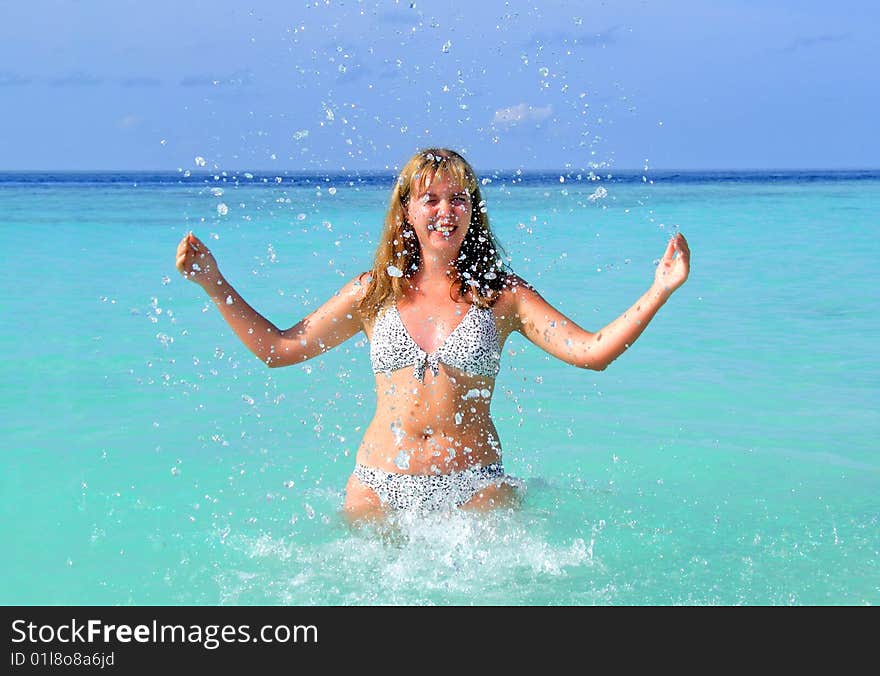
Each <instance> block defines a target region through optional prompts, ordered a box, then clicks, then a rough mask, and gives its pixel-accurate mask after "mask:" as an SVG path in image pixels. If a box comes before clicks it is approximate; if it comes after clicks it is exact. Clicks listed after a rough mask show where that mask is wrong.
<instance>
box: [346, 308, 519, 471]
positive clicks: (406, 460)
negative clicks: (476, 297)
mask: <svg viewBox="0 0 880 676" xmlns="http://www.w3.org/2000/svg"><path fill="white" fill-rule="evenodd" d="M499 305H503V303H498V302H496V304H495V307H494V308H485V309H481V308H477V307H476V306H472V305H471V304H470V303H468V302H464V301H462V302H459V303H453V302H452V301H451V300H449V301H448V302H434V303H426V302H420V303H418V304H414V303H411V302H407V301H405V300H401V301H400V302H399V303H392V304H390V305H389V306H387V307H386V308H385V309H383V310H382V311H381V312H380V313H379V315H378V316H377V317H376V318H375V319H374V320H373V321H372V322H370V324H369V325H368V326H366V327H365V330H366V332H367V336H368V337H369V338H370V341H371V346H370V347H371V361H372V363H373V367H374V371H376V374H375V375H376V413H375V416H374V418H373V420H372V422H371V423H370V425H369V426H368V427H367V430H366V432H365V433H364V438H363V440H362V442H361V445H360V448H359V449H358V454H357V462H358V463H360V464H363V465H367V466H370V467H378V468H380V469H383V470H385V471H388V472H396V473H403V474H438V473H439V474H446V473H449V472H457V471H461V470H464V469H467V468H468V467H475V466H482V465H488V464H491V463H493V462H498V461H499V460H500V458H501V445H500V442H499V440H498V433H497V431H496V429H495V425H494V423H493V422H492V419H491V417H490V413H489V409H490V404H491V399H492V393H493V391H494V388H495V376H496V374H497V366H498V361H499V360H500V356H501V349H502V346H503V344H504V341H505V340H506V338H507V336H508V335H509V333H510V328H509V323H510V322H509V321H508V320H507V318H506V317H505V316H504V315H503V314H501V315H500V316H499V312H498V307H499Z"/></svg>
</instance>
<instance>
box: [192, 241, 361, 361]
mask: <svg viewBox="0 0 880 676" xmlns="http://www.w3.org/2000/svg"><path fill="white" fill-rule="evenodd" d="M177 269H178V270H179V271H180V273H181V274H182V275H183V276H184V277H186V278H187V279H189V280H191V281H193V282H196V283H197V284H198V285H199V286H201V287H202V288H203V289H204V290H205V292H206V293H207V294H208V296H209V297H210V298H211V300H212V301H214V304H215V305H216V306H217V308H218V309H219V310H220V314H222V315H223V318H224V319H225V320H226V323H227V324H229V326H230V327H231V328H232V330H233V331H235V334H236V335H237V336H238V337H239V339H241V342H243V343H244V344H245V346H246V347H247V348H248V349H249V350H250V351H251V352H253V353H254V354H255V355H256V356H257V357H258V358H259V359H260V360H261V361H263V362H265V363H266V365H267V366H270V367H278V366H288V365H290V364H298V363H300V362H303V361H305V360H307V359H311V358H312V357H316V356H318V355H319V354H323V353H324V352H326V351H327V350H329V349H331V348H334V347H336V346H337V345H339V344H340V343H343V342H345V341H346V340H348V339H349V338H351V337H352V336H354V335H355V334H357V333H358V332H359V331H361V330H362V329H363V322H362V321H361V316H360V313H359V312H358V309H357V303H358V300H359V299H360V298H361V296H362V294H363V292H364V285H362V284H361V283H360V281H359V279H360V278H355V279H353V280H351V281H350V282H348V283H347V284H346V285H345V286H343V287H342V288H341V289H340V290H339V291H338V292H337V293H336V294H335V295H334V296H333V297H332V298H331V299H330V300H328V301H327V302H326V303H324V304H323V305H322V306H321V307H319V308H318V309H317V310H315V311H314V312H312V313H311V314H310V315H308V316H307V317H306V318H305V319H303V320H301V321H300V322H298V323H297V324H295V325H294V326H292V327H290V328H289V329H279V328H278V327H277V326H275V324H273V323H272V322H270V321H269V320H268V319H266V318H265V317H263V316H262V315H261V314H260V313H259V312H257V311H256V310H254V309H253V308H252V307H251V306H250V305H249V304H248V303H247V302H246V301H245V300H244V298H242V297H241V296H240V295H239V294H238V292H237V291H236V290H235V289H234V288H233V287H232V286H231V285H230V284H229V283H228V282H227V281H226V280H225V279H224V278H223V275H222V274H221V273H220V269H219V268H218V267H217V261H216V259H215V258H214V255H213V254H212V253H211V252H210V250H209V249H208V247H207V246H206V245H205V244H204V242H202V241H201V240H199V239H198V238H197V237H196V236H195V235H193V234H192V233H190V234H188V235H187V236H186V237H184V238H183V240H181V242H180V244H179V245H178V247H177ZM361 277H363V275H361Z"/></svg>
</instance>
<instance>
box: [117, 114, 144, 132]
mask: <svg viewBox="0 0 880 676" xmlns="http://www.w3.org/2000/svg"><path fill="white" fill-rule="evenodd" d="M141 122H143V120H142V118H140V117H138V116H137V115H126V116H125V117H122V118H120V119H119V120H117V121H116V126H117V127H119V128H120V129H133V128H134V127H137V126H138V125H139V124H140V123H141Z"/></svg>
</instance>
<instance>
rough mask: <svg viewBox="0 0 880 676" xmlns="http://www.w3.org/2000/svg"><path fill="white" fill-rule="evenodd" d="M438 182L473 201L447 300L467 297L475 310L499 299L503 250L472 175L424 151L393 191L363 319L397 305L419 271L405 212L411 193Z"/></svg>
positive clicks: (445, 154) (437, 151)
mask: <svg viewBox="0 0 880 676" xmlns="http://www.w3.org/2000/svg"><path fill="white" fill-rule="evenodd" d="M437 178H441V179H446V180H447V181H449V182H450V183H453V184H455V185H458V186H461V187H462V188H464V189H466V190H467V191H468V194H469V195H470V199H471V222H470V226H469V227H468V231H467V235H465V238H464V241H463V242H462V244H461V249H460V251H459V255H458V258H457V259H456V261H455V272H456V274H455V278H454V279H453V280H452V283H451V285H450V289H449V294H450V297H451V298H453V299H454V300H458V298H468V299H469V300H470V302H472V303H473V304H475V305H477V306H478V307H491V306H492V305H493V304H494V302H495V301H496V300H497V298H498V292H499V291H500V290H501V288H502V286H503V285H504V281H505V278H506V275H507V268H506V266H505V264H504V250H503V249H502V248H501V245H500V244H499V243H498V240H497V239H496V238H495V235H494V234H493V233H492V230H491V228H490V227H489V216H488V214H487V213H486V203H485V202H484V201H483V196H482V195H481V194H480V183H479V181H478V180H477V176H476V173H475V172H474V170H473V167H471V165H470V164H468V162H467V160H465V159H464V158H463V157H462V156H461V155H459V154H458V153H457V152H455V151H453V150H448V149H446V148H427V149H425V150H421V151H419V152H418V153H416V154H415V155H413V157H412V158H411V159H410V161H409V162H407V163H406V166H404V168H403V169H402V170H401V172H400V176H399V177H398V178H397V181H396V182H395V184H394V189H393V190H392V191H391V201H390V204H389V205H388V212H387V213H386V214H385V225H384V227H383V229H382V236H381V237H380V239H379V246H378V248H377V249H376V256H375V258H374V260H373V270H372V272H371V275H372V278H371V279H370V282H369V284H368V285H367V290H366V292H365V294H364V297H363V298H362V300H361V301H360V305H359V309H360V311H361V314H362V315H363V316H364V317H366V318H367V319H370V320H372V319H374V318H375V317H376V315H377V314H378V312H379V311H380V310H381V309H382V308H383V307H384V306H385V304H386V303H387V302H388V299H389V298H390V297H393V299H394V300H395V301H397V300H399V299H400V298H401V297H402V296H403V294H404V291H405V290H406V288H407V286H408V285H409V279H410V277H412V275H413V273H414V272H415V271H416V270H418V269H419V265H420V264H421V261H422V252H421V247H420V245H419V240H418V237H416V233H415V231H414V230H413V228H412V226H411V225H410V224H409V223H408V222H407V220H406V208H407V204H408V202H409V199H410V197H411V195H412V193H413V190H414V189H415V188H417V189H419V190H424V188H425V186H426V185H429V184H430V183H432V182H434V180H435V179H437ZM389 270H390V272H389ZM392 273H393V274H392ZM456 292H457V293H456Z"/></svg>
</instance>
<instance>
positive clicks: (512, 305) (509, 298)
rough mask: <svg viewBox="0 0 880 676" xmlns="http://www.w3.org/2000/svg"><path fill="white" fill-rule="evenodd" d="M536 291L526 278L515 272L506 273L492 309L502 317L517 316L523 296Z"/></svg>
mask: <svg viewBox="0 0 880 676" xmlns="http://www.w3.org/2000/svg"><path fill="white" fill-rule="evenodd" d="M534 293H536V291H535V288H534V287H533V286H532V285H531V284H529V283H528V282H527V281H526V280H525V279H523V278H522V277H520V276H519V275H517V274H515V273H513V272H508V273H505V275H504V276H503V277H502V279H501V288H500V289H499V290H498V296H497V297H496V299H495V302H494V303H493V304H492V309H493V310H494V311H495V313H496V314H497V315H499V316H501V317H510V316H515V315H516V314H518V308H519V306H520V303H521V302H522V300H523V298H524V297H526V296H528V295H531V294H534Z"/></svg>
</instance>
